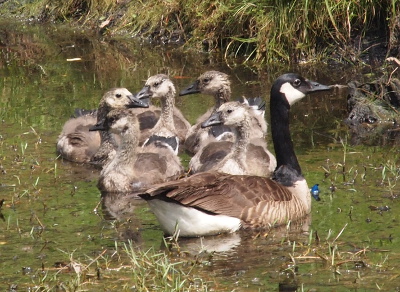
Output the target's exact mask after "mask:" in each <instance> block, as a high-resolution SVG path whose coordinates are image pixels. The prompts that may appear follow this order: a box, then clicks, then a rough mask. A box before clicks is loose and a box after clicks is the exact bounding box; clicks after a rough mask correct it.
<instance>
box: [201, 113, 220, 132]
mask: <svg viewBox="0 0 400 292" xmlns="http://www.w3.org/2000/svg"><path fill="white" fill-rule="evenodd" d="M220 124H222V121H221V115H220V113H219V112H214V113H213V114H211V116H210V117H209V118H208V119H207V120H206V121H204V122H203V123H201V127H202V128H206V127H210V126H213V125H220Z"/></svg>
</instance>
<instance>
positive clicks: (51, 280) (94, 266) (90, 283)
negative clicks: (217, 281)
mask: <svg viewBox="0 0 400 292" xmlns="http://www.w3.org/2000/svg"><path fill="white" fill-rule="evenodd" d="M64 253H65V252H64ZM65 254H66V255H68V257H69V259H68V260H67V261H61V262H57V263H56V264H55V265H54V267H52V268H47V269H46V268H45V267H44V266H42V268H41V269H39V270H38V271H37V273H36V274H37V276H36V277H32V278H34V279H36V280H35V281H34V282H35V284H34V286H33V287H31V288H33V289H35V291H53V290H54V289H57V290H60V291H82V290H92V289H118V290H119V291H125V290H128V291H207V285H206V283H203V280H201V279H197V278H194V277H193V276H192V275H191V273H192V269H193V268H194V267H195V265H194V262H192V261H190V260H189V259H188V260H181V261H174V260H173V259H171V258H170V257H169V256H168V255H167V254H166V253H164V252H161V251H160V252H157V251H156V250H154V249H153V248H150V249H148V250H147V251H144V250H142V249H140V248H139V247H137V246H134V244H133V243H132V242H131V241H129V242H127V243H120V244H119V243H117V242H115V250H107V249H105V250H103V251H102V252H100V253H99V255H98V256H96V257H95V258H91V257H87V258H86V259H75V258H74V253H70V254H68V253H65ZM117 283H118V284H117Z"/></svg>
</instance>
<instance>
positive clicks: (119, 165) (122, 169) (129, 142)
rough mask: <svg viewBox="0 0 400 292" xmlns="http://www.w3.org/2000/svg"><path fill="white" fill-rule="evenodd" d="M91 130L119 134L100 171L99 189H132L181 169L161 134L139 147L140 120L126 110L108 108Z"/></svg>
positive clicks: (169, 177) (167, 177)
mask: <svg viewBox="0 0 400 292" xmlns="http://www.w3.org/2000/svg"><path fill="white" fill-rule="evenodd" d="M92 130H99V131H108V132H110V133H113V134H117V135H120V137H121V141H120V145H119V147H118V148H117V152H116V154H115V156H114V158H113V159H112V160H111V161H110V162H109V163H108V164H107V165H105V166H104V167H103V169H102V171H101V173H100V177H99V181H98V184H97V186H98V188H99V189H100V191H102V192H132V191H135V190H138V189H140V188H146V187H147V188H148V187H150V186H152V185H153V184H156V183H161V182H165V181H169V180H172V179H177V178H178V177H179V176H180V175H181V174H182V173H183V167H182V165H181V163H180V160H179V157H178V156H177V155H175V153H174V152H173V151H171V149H170V148H169V147H164V145H163V140H162V138H160V139H161V140H157V139H153V140H152V143H151V144H149V145H146V146H145V147H139V136H140V129H139V121H138V119H137V117H136V115H133V114H131V113H130V112H129V110H125V109H118V110H113V111H111V112H110V113H108V114H107V116H106V118H105V120H104V122H103V123H101V124H100V123H99V124H97V125H96V126H95V127H93V128H92ZM159 142H160V143H159Z"/></svg>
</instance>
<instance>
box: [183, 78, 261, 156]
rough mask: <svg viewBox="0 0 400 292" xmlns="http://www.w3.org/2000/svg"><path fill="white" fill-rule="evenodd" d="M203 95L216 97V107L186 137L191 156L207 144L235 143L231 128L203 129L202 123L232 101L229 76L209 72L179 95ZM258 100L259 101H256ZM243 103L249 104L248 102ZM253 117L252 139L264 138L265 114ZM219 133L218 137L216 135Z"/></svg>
mask: <svg viewBox="0 0 400 292" xmlns="http://www.w3.org/2000/svg"><path fill="white" fill-rule="evenodd" d="M195 93H202V94H207V95H211V96H214V99H215V104H214V107H212V108H210V109H209V110H208V111H207V112H206V113H205V114H203V115H202V116H200V117H199V118H198V119H197V122H196V124H195V125H193V126H192V127H191V128H190V129H189V131H188V133H187V136H186V141H185V149H186V151H187V152H189V153H190V154H192V155H193V154H195V153H197V151H199V149H200V148H201V147H202V146H204V145H205V144H207V143H209V142H211V141H215V139H217V140H229V141H234V139H235V138H234V134H233V133H232V131H231V130H230V129H229V127H226V126H223V125H215V126H212V127H211V129H203V128H201V123H202V122H204V121H205V120H206V119H207V118H208V117H209V116H210V115H211V114H212V113H213V112H214V111H215V110H216V109H218V108H219V106H220V105H221V104H223V103H225V102H228V101H229V100H230V99H231V83H230V81H229V76H228V75H227V74H225V73H222V72H219V71H207V72H205V73H203V74H201V75H200V76H199V77H198V78H197V80H196V81H195V82H194V83H193V84H191V85H189V86H188V87H187V88H186V89H184V90H182V91H181V92H180V93H179V95H181V96H182V95H188V94H195ZM256 100H257V99H256ZM243 102H246V103H248V100H246V99H245V100H244V101H243ZM258 113H261V114H255V115H254V117H253V122H252V123H253V124H254V130H253V131H252V133H251V138H264V136H265V133H266V132H267V123H266V121H265V119H264V114H263V112H262V111H259V112H258ZM216 133H218V136H217V135H216Z"/></svg>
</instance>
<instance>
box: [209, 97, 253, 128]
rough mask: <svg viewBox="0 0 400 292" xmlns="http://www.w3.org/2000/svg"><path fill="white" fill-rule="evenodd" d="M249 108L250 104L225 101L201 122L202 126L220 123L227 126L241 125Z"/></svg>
mask: <svg viewBox="0 0 400 292" xmlns="http://www.w3.org/2000/svg"><path fill="white" fill-rule="evenodd" d="M249 110H250V107H249V106H247V105H245V104H241V103H239V102H236V101H232V102H227V103H224V104H222V105H221V106H220V107H219V108H218V109H217V111H215V112H214V113H213V114H212V115H211V116H210V117H209V118H208V119H207V120H206V121H205V122H203V123H202V124H201V127H202V128H205V127H209V126H212V125H220V124H223V125H226V126H235V125H240V124H241V123H242V122H243V121H244V120H245V119H246V117H247V115H248V111H249Z"/></svg>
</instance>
